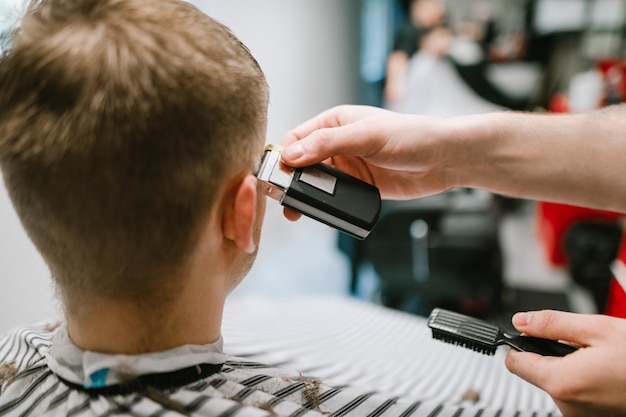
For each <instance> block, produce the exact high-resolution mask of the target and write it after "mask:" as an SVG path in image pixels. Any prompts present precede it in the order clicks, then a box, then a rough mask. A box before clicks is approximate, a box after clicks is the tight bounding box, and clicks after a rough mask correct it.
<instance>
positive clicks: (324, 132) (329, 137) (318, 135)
mask: <svg viewBox="0 0 626 417" xmlns="http://www.w3.org/2000/svg"><path fill="white" fill-rule="evenodd" d="M340 129H342V128H327V129H319V130H317V131H315V132H313V133H311V134H310V135H309V136H307V137H305V138H302V139H300V140H299V141H297V142H294V143H292V144H291V145H288V146H287V147H285V149H283V150H282V152H281V154H282V160H283V162H284V163H286V164H287V165H291V166H304V165H312V164H316V163H318V162H322V161H324V160H326V159H328V158H330V157H331V156H334V155H336V154H337V151H338V149H337V147H338V146H339V143H338V142H337V141H336V139H337V136H338V130H340Z"/></svg>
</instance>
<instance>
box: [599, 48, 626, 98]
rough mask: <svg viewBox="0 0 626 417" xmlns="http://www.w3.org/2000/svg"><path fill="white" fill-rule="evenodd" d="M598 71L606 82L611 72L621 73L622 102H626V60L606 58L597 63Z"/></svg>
mask: <svg viewBox="0 0 626 417" xmlns="http://www.w3.org/2000/svg"><path fill="white" fill-rule="evenodd" d="M596 66H597V68H598V70H599V71H600V72H601V73H602V76H603V77H604V79H605V80H606V79H607V78H608V76H609V71H616V72H617V73H621V80H620V85H621V94H622V100H626V58H623V57H619V58H617V57H616V58H605V59H600V60H598V61H597V62H596Z"/></svg>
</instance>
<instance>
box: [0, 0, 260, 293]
mask: <svg viewBox="0 0 626 417" xmlns="http://www.w3.org/2000/svg"><path fill="white" fill-rule="evenodd" d="M267 97H268V91H267V84H266V81H265V78H264V76H263V73H262V71H261V69H260V67H259V65H258V63H257V62H256V61H255V60H254V58H253V57H252V55H251V54H250V52H249V51H248V49H247V48H246V47H245V46H244V45H243V44H242V43H241V42H240V41H239V40H238V39H237V38H236V37H235V36H234V35H233V34H232V33H231V32H230V31H229V30H228V29H227V28H226V27H224V26H223V25H221V24H220V23H218V22H216V21H215V20H213V19H211V18H210V17H208V16H206V15H205V14H204V13H202V12H201V11H199V10H198V9H196V8H195V7H194V6H192V5H190V4H188V3H186V2H183V1H179V0H149V1H147V0H39V1H34V2H33V3H32V4H31V5H30V7H29V10H28V12H27V14H26V16H25V17H24V18H23V20H22V22H21V24H20V26H19V27H18V28H17V29H16V30H15V33H14V35H13V38H12V44H11V47H10V50H8V52H5V53H4V55H3V57H2V59H1V61H0V163H1V167H2V173H3V177H4V181H5V184H6V186H7V189H8V191H9V193H10V196H11V198H12V201H13V203H14V205H15V207H16V210H17V212H18V214H19V216H20V218H21V221H22V223H23V225H24V227H25V229H26V230H27V232H28V233H29V235H30V237H31V239H32V240H33V242H34V243H35V245H36V246H37V248H38V249H39V251H40V252H41V253H42V255H43V256H44V258H45V260H46V262H47V263H48V265H49V267H50V269H51V272H52V274H53V276H54V278H55V279H56V281H57V282H58V283H59V287H60V289H61V294H62V295H64V296H65V295H70V296H71V295H72V294H74V295H77V294H82V293H85V292H87V293H90V294H96V293H97V294H99V295H102V296H110V297H115V298H119V297H125V296H132V297H135V296H137V295H138V294H142V295H143V296H147V295H149V293H150V291H151V290H153V289H156V288H158V287H159V286H160V285H161V284H162V283H160V282H159V279H160V278H161V277H164V276H165V275H166V274H167V273H171V272H173V271H176V270H177V269H178V268H179V267H181V265H183V264H184V261H185V259H186V257H187V256H188V254H189V253H190V251H191V249H192V248H193V247H194V245H195V243H196V239H197V233H198V228H199V225H200V222H201V221H203V220H204V218H205V216H206V214H207V212H208V210H209V209H210V208H211V204H212V201H213V200H214V199H215V197H216V193H217V192H218V191H219V189H220V187H222V186H223V183H224V182H225V181H226V179H227V178H229V175H230V176H232V175H234V174H235V173H236V172H241V171H243V170H247V171H250V172H251V171H252V170H254V168H255V164H256V163H257V162H258V158H260V156H261V151H262V146H263V142H264V136H265V127H266V116H267V99H268V98H267ZM152 283H154V285H152Z"/></svg>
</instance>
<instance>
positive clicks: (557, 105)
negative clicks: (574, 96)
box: [548, 93, 569, 113]
mask: <svg viewBox="0 0 626 417" xmlns="http://www.w3.org/2000/svg"><path fill="white" fill-rule="evenodd" d="M548 110H550V111H551V112H552V113H567V112H569V101H568V99H567V95H566V94H563V93H556V94H554V95H553V96H552V98H551V99H550V103H549V104H548Z"/></svg>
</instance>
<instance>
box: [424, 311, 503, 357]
mask: <svg viewBox="0 0 626 417" xmlns="http://www.w3.org/2000/svg"><path fill="white" fill-rule="evenodd" d="M428 327H430V328H431V330H432V333H433V338H435V339H438V340H442V341H444V342H446V343H451V344H454V345H458V346H462V347H465V348H468V349H472V350H474V351H476V352H480V353H483V354H486V355H494V354H495V353H496V348H497V346H498V344H499V342H500V341H501V336H502V332H501V330H500V328H499V327H497V326H494V325H492V324H489V323H487V322H484V321H482V320H479V319H476V318H473V317H469V316H465V315H463V314H459V313H455V312H452V311H448V310H442V309H439V308H436V309H434V310H433V311H432V313H431V314H430V317H429V318H428Z"/></svg>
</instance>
